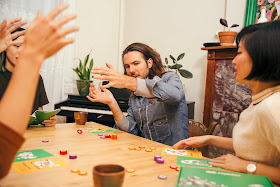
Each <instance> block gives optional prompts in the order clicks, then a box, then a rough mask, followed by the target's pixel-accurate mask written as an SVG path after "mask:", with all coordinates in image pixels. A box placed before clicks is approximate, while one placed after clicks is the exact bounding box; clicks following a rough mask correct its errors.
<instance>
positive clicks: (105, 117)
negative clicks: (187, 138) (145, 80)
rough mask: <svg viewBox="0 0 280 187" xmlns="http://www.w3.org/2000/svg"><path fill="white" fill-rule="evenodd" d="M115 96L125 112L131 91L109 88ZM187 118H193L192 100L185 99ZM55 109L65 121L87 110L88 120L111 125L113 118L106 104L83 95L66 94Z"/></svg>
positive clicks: (72, 119)
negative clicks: (66, 96) (65, 97)
mask: <svg viewBox="0 0 280 187" xmlns="http://www.w3.org/2000/svg"><path fill="white" fill-rule="evenodd" d="M109 90H110V91H111V92H112V94H113V95H114V97H115V98H116V100H117V102H118V104H119V106H120V108H121V110H122V112H123V113H124V115H126V114H127V113H126V112H127V109H128V100H129V96H130V94H131V92H130V91H129V90H127V89H117V88H109ZM187 105H188V116H189V119H194V118H193V117H194V102H190V101H187ZM55 109H61V111H60V112H59V114H58V115H61V116H66V122H67V123H71V122H74V121H75V120H74V112H88V121H94V122H97V123H101V124H103V125H107V126H110V127H113V126H114V124H115V120H114V117H113V113H112V111H111V110H110V108H109V107H108V105H105V104H102V103H99V102H91V101H90V100H88V99H87V98H86V97H85V96H79V95H68V98H67V100H65V101H62V102H59V103H57V104H55Z"/></svg>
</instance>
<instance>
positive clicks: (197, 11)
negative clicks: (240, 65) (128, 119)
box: [76, 0, 246, 121]
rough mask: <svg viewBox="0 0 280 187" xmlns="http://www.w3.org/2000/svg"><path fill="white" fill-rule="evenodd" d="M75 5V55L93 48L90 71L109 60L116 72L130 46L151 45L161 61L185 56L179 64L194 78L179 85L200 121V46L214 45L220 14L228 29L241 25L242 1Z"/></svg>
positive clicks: (134, 0) (127, 0)
mask: <svg viewBox="0 0 280 187" xmlns="http://www.w3.org/2000/svg"><path fill="white" fill-rule="evenodd" d="M76 5H77V14H78V19H77V25H79V26H80V28H81V30H80V31H79V32H78V34H77V39H76V56H77V57H82V58H83V57H84V56H85V55H86V54H87V53H88V52H89V50H90V49H93V52H92V54H94V60H95V66H101V65H102V66H103V65H104V63H105V62H106V61H108V62H111V63H112V64H113V65H114V66H115V67H118V69H119V70H121V68H120V67H121V66H120V65H121V62H120V56H119V55H120V52H121V51H122V50H123V48H125V47H126V46H127V45H128V44H130V43H132V42H144V43H146V44H148V45H150V46H151V47H152V48H154V49H156V50H157V51H158V52H159V53H160V54H161V57H162V60H164V58H165V57H168V56H169V55H170V54H172V55H174V56H176V57H177V56H178V55H179V54H180V53H182V52H185V53H186V55H185V57H184V58H183V59H182V60H181V61H180V62H181V63H182V64H183V67H184V68H185V69H187V70H189V71H191V72H192V73H193V75H194V78H192V79H184V78H182V81H183V84H184V85H185V92H186V97H187V100H188V101H195V120H199V121H202V119H203V107H204V94H205V81H206V68H207V57H206V55H207V51H202V50H201V47H203V43H205V42H218V38H216V37H215V34H216V33H217V31H220V30H223V27H222V26H221V25H220V23H219V19H220V18H225V15H226V18H227V19H228V22H229V24H233V23H237V24H240V25H241V26H243V23H244V14H245V6H246V0H227V3H226V1H225V0H211V1H209V0H201V1H199V2H198V1H192V0H141V1H139V0H103V1H97V0H82V1H78V0H77V1H76ZM120 13H121V14H120ZM120 23H121V25H120ZM122 29H123V32H122ZM240 29H241V27H240V28H236V29H233V30H236V31H239V30H240ZM120 31H121V32H120Z"/></svg>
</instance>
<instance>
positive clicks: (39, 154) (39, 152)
mask: <svg viewBox="0 0 280 187" xmlns="http://www.w3.org/2000/svg"><path fill="white" fill-rule="evenodd" d="M51 156H53V155H52V154H51V153H49V152H47V151H45V150H43V149H34V150H29V151H20V152H18V153H17V156H16V157H15V159H14V162H21V161H26V160H34V159H39V158H46V157H51Z"/></svg>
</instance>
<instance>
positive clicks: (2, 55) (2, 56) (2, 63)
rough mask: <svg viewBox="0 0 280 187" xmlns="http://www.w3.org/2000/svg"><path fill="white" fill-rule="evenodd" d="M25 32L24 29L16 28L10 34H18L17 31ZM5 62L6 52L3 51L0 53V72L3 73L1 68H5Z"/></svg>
mask: <svg viewBox="0 0 280 187" xmlns="http://www.w3.org/2000/svg"><path fill="white" fill-rule="evenodd" d="M23 30H25V29H24V28H21V27H19V28H17V29H16V30H14V31H13V32H11V34H13V33H15V32H19V31H23ZM17 38H18V37H16V38H14V39H13V41H14V40H16V39H17ZM5 61H6V51H3V52H2V53H0V71H3V67H4V66H5Z"/></svg>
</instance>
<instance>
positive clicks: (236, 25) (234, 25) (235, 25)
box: [230, 24, 239, 28]
mask: <svg viewBox="0 0 280 187" xmlns="http://www.w3.org/2000/svg"><path fill="white" fill-rule="evenodd" d="M233 27H239V25H238V24H233V25H232V26H231V27H230V28H233Z"/></svg>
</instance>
